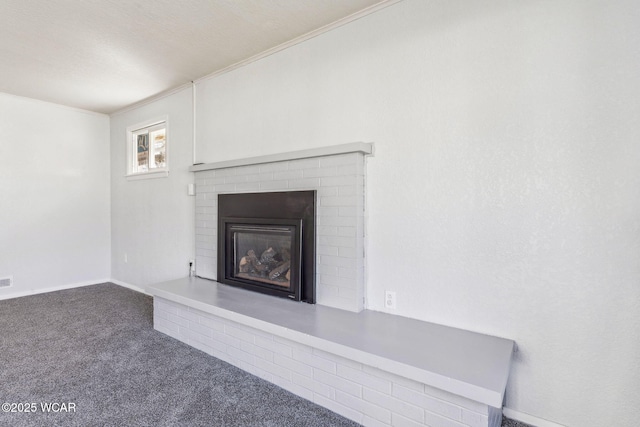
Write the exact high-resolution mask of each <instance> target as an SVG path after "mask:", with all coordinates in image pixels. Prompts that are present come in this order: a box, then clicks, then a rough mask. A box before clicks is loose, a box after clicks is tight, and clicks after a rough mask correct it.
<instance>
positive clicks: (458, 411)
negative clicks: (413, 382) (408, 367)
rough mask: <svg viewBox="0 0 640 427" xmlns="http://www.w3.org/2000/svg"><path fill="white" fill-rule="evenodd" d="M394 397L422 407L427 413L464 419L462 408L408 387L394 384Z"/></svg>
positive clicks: (458, 419)
mask: <svg viewBox="0 0 640 427" xmlns="http://www.w3.org/2000/svg"><path fill="white" fill-rule="evenodd" d="M392 395H393V396H394V397H396V398H398V399H401V400H404V401H405V402H408V403H411V404H414V405H417V406H420V407H421V408H424V409H426V410H427V411H430V412H433V413H435V414H439V415H442V416H444V417H447V418H450V419H452V420H457V421H460V420H461V419H462V408H460V407H459V406H456V405H452V404H450V403H447V402H445V401H443V400H440V399H435V398H433V397H431V396H429V395H426V394H424V393H420V392H416V391H413V390H410V389H408V388H406V387H403V386H400V385H397V384H394V385H393V392H392Z"/></svg>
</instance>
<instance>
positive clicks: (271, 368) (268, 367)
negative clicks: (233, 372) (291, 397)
mask: <svg viewBox="0 0 640 427" xmlns="http://www.w3.org/2000/svg"><path fill="white" fill-rule="evenodd" d="M254 364H255V366H257V367H258V368H260V369H264V370H265V371H267V372H269V373H271V374H273V375H276V376H278V377H280V378H284V379H286V380H287V381H291V371H290V370H289V369H287V368H284V367H282V366H278V365H276V364H275V363H271V362H269V361H266V360H263V359H255V363H254Z"/></svg>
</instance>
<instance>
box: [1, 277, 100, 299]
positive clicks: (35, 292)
mask: <svg viewBox="0 0 640 427" xmlns="http://www.w3.org/2000/svg"><path fill="white" fill-rule="evenodd" d="M110 281H111V279H96V280H91V281H86V282H78V283H70V284H67V285H60V286H54V287H51V288H44V289H30V290H26V291H20V292H14V293H11V294H4V295H3V294H0V300H6V299H13V298H21V297H26V296H29V295H38V294H46V293H49V292H56V291H63V290H65V289H73V288H82V287H84V286H93V285H99V284H101V283H106V282H110Z"/></svg>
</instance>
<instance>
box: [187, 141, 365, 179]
mask: <svg viewBox="0 0 640 427" xmlns="http://www.w3.org/2000/svg"><path fill="white" fill-rule="evenodd" d="M347 153H364V154H365V155H367V154H372V153H373V143H372V142H350V143H347V144H339V145H330V146H327V147H319V148H310V149H308V150H299V151H289V152H286V153H277V154H267V155H264V156H256V157H247V158H244V159H234V160H225V161H222V162H215V163H202V164H199V165H193V166H191V167H190V168H189V171H191V172H200V171H206V170H214V169H224V168H235V167H238V166H248V165H259V164H262V163H273V162H285V161H287V160H299V159H307V158H310V157H321V156H333V155H336V154H347Z"/></svg>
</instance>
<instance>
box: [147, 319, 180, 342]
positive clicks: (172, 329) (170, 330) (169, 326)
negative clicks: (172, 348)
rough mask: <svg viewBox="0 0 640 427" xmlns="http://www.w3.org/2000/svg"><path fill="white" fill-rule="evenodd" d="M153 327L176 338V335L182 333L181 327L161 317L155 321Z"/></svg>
mask: <svg viewBox="0 0 640 427" xmlns="http://www.w3.org/2000/svg"><path fill="white" fill-rule="evenodd" d="M153 325H154V327H155V328H156V329H158V330H161V332H163V333H165V334H167V335H170V336H172V337H174V338H175V337H176V335H177V334H178V333H179V331H180V329H179V328H180V326H178V325H176V324H175V323H172V322H169V321H168V320H166V319H162V318H159V317H156V318H155V319H154V320H153Z"/></svg>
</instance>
